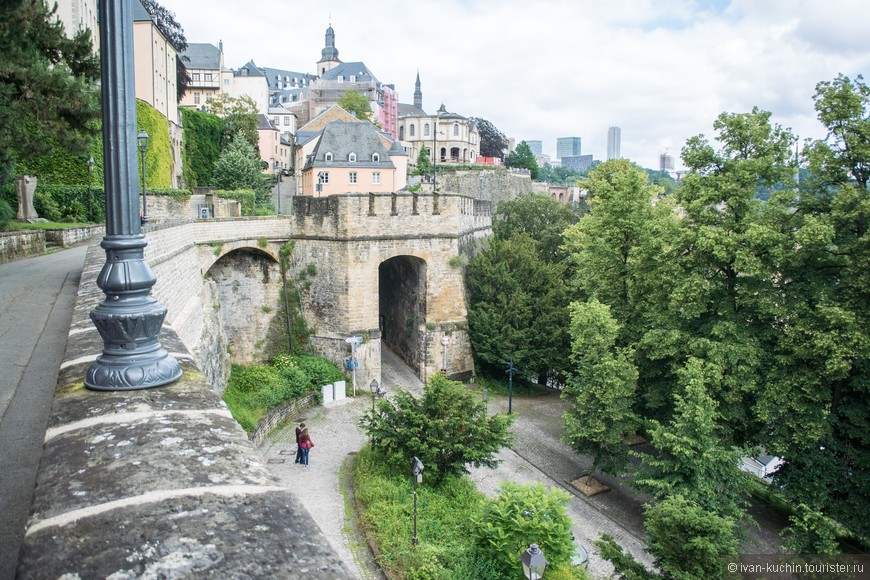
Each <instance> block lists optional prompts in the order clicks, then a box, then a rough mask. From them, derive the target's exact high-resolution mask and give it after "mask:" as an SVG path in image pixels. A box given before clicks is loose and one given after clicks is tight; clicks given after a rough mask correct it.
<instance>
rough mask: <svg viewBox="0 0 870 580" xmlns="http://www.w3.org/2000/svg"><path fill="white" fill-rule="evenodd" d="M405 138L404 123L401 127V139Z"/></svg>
mask: <svg viewBox="0 0 870 580" xmlns="http://www.w3.org/2000/svg"><path fill="white" fill-rule="evenodd" d="M404 140H405V126H404V125H402V126H401V127H399V141H404Z"/></svg>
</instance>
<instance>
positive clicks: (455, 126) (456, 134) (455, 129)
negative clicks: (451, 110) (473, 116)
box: [453, 123, 459, 137]
mask: <svg viewBox="0 0 870 580" xmlns="http://www.w3.org/2000/svg"><path fill="white" fill-rule="evenodd" d="M453 136H454V137H459V123H453Z"/></svg>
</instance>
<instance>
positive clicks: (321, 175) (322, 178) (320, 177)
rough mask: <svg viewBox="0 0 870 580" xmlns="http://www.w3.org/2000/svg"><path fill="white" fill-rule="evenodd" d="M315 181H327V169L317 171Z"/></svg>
mask: <svg viewBox="0 0 870 580" xmlns="http://www.w3.org/2000/svg"><path fill="white" fill-rule="evenodd" d="M317 181H318V182H319V183H329V172H328V171H321V172H320V173H318V174H317Z"/></svg>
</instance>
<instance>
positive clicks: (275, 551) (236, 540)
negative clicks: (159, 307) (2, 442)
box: [16, 242, 353, 579]
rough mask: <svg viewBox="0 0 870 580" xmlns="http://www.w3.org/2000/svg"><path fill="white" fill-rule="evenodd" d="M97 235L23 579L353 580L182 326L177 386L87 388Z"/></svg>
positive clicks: (99, 255)
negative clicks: (198, 361)
mask: <svg viewBox="0 0 870 580" xmlns="http://www.w3.org/2000/svg"><path fill="white" fill-rule="evenodd" d="M104 261H105V255H104V253H103V251H102V249H101V248H100V247H99V246H98V245H97V243H96V242H94V243H92V245H91V247H90V248H89V250H88V257H87V258H86V260H85V267H84V270H83V272H82V279H81V285H80V288H79V294H78V298H77V301H76V306H75V308H74V311H73V319H72V323H71V325H70V336H69V341H68V345H67V350H66V354H65V356H64V362H63V363H62V364H61V368H60V375H59V378H58V385H57V392H56V394H55V399H54V403H53V405H52V410H51V415H50V417H49V422H48V429H47V431H46V436H45V443H44V452H43V457H42V460H41V462H40V466H39V472H38V474H37V485H36V489H35V491H34V497H33V505H32V508H31V516H30V519H29V521H28V524H27V529H26V531H25V537H24V540H23V543H22V549H21V554H20V558H19V565H18V571H17V575H16V577H17V578H26V579H30V578H108V577H112V578H193V577H195V578H297V577H305V578H324V579H327V578H328V579H343V578H352V577H353V576H352V574H351V573H350V571H349V570H348V569H347V567H346V566H345V565H344V564H343V563H342V562H341V560H340V559H339V558H338V556H337V555H336V554H335V553H334V552H333V550H332V548H331V547H330V545H329V542H328V541H327V539H326V537H325V536H324V535H323V532H322V531H321V530H320V528H319V527H318V526H317V524H316V523H315V522H314V520H313V519H312V518H311V516H310V514H309V513H308V512H307V511H306V510H305V508H304V507H303V506H302V504H301V503H300V502H299V500H298V499H297V498H296V496H294V495H293V494H292V493H290V492H289V491H288V490H287V489H286V488H285V487H284V486H283V485H282V484H281V482H280V481H279V480H278V479H277V478H276V477H275V476H274V475H272V474H271V473H270V472H269V471H268V470H267V469H266V466H265V464H264V463H265V462H264V460H263V457H262V456H261V455H260V453H259V451H258V450H257V448H256V447H255V446H254V444H253V443H252V442H251V441H250V440H248V438H247V436H246V434H245V432H244V430H242V428H241V427H240V426H239V424H238V423H236V422H235V421H234V420H233V419H232V417H231V415H230V413H229V411H228V410H227V408H226V405H225V404H224V403H223V401H221V399H220V397H219V396H218V394H217V393H216V392H215V391H214V390H213V389H212V388H211V387H210V385H209V384H208V382H207V380H206V378H205V376H204V375H203V374H202V373H201V372H200V371H199V369H198V368H197V367H196V365H195V364H194V363H193V360H192V357H191V355H190V353H189V352H188V351H187V349H186V348H185V346H184V344H183V343H182V342H181V341H180V340H179V338H178V336H177V334H176V333H175V332H174V331H173V330H172V329H171V328H169V327H167V326H165V325H164V327H163V330H162V332H161V334H160V339H161V343H162V344H163V346H164V348H166V350H167V351H169V352H171V353H173V354H174V355H175V356H176V357H177V358H178V359H179V361H180V362H181V365H182V369H183V371H184V374H183V376H182V378H181V379H179V380H178V381H176V382H175V383H172V384H171V385H167V386H163V387H158V388H152V389H146V390H140V391H126V392H123V391H122V392H95V391H89V390H87V389H86V388H85V387H84V385H83V382H82V381H83V377H84V375H85V372H86V370H87V368H88V366H89V365H90V363H91V362H92V361H93V360H94V359H95V357H96V356H97V354H99V353H100V352H101V350H102V340H101V339H100V336H99V334H98V333H97V331H96V329H95V328H94V325H93V323H91V321H90V320H89V318H88V317H89V313H90V311H91V310H92V309H93V308H94V307H95V306H96V305H97V303H98V302H99V301H100V300H102V299H103V297H104V295H103V293H102V292H101V291H100V289H99V288H98V287H97V286H96V283H95V279H96V276H97V274H98V273H99V271H100V269H101V268H102V265H103V263H104Z"/></svg>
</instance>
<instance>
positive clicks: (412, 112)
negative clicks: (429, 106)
mask: <svg viewBox="0 0 870 580" xmlns="http://www.w3.org/2000/svg"><path fill="white" fill-rule="evenodd" d="M399 117H431V115H429V114H428V113H427V112H426V111H424V110H423V109H420V108H419V107H415V106H414V105H409V104H408V103H399Z"/></svg>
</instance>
